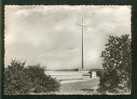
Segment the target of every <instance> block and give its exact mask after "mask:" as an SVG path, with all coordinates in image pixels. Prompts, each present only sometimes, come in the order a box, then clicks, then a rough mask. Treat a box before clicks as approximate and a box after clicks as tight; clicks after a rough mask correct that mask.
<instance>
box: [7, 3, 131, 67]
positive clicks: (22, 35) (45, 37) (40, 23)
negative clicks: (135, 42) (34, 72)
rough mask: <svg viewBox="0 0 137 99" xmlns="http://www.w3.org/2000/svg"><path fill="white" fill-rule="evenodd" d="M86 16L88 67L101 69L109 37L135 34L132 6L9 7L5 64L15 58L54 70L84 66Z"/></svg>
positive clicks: (86, 57) (86, 63)
mask: <svg viewBox="0 0 137 99" xmlns="http://www.w3.org/2000/svg"><path fill="white" fill-rule="evenodd" d="M82 15H83V16H84V23H85V24H86V26H85V28H84V59H85V62H84V63H85V66H86V68H95V67H101V66H102V65H101V63H102V59H101V58H100V53H101V51H102V50H103V48H104V44H105V43H106V42H107V37H108V35H109V34H112V35H121V34H131V7H130V6H67V5H66V6H19V5H18V6H10V5H8V6H6V7H5V48H6V53H5V63H6V64H9V63H10V61H11V58H12V57H17V58H18V59H21V60H27V62H28V64H36V63H41V64H42V65H48V68H51V69H55V68H56V69H60V68H76V67H80V65H81V26H80V25H79V24H81V18H82Z"/></svg>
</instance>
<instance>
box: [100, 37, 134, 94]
mask: <svg viewBox="0 0 137 99" xmlns="http://www.w3.org/2000/svg"><path fill="white" fill-rule="evenodd" d="M105 46H106V47H105V50H104V51H102V55H101V57H103V68H104V73H103V76H102V77H101V78H100V88H99V89H100V91H102V92H105V91H108V92H119V91H120V90H122V91H123V90H124V91H125V90H128V89H131V69H132V66H131V39H129V35H122V36H120V37H118V36H109V39H108V43H107V44H106V45H105Z"/></svg>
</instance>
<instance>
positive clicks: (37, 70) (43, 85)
mask: <svg viewBox="0 0 137 99" xmlns="http://www.w3.org/2000/svg"><path fill="white" fill-rule="evenodd" d="M24 66H25V62H19V61H16V60H12V62H11V64H10V65H9V66H8V67H7V68H5V71H4V76H5V77H4V94H6V95H20V94H29V93H31V92H35V93H40V92H46V93H49V92H54V91H58V90H59V86H60V84H59V82H57V81H56V80H55V79H53V78H52V77H50V76H48V75H46V74H45V70H44V69H43V68H42V67H40V66H39V65H34V66H26V67H24Z"/></svg>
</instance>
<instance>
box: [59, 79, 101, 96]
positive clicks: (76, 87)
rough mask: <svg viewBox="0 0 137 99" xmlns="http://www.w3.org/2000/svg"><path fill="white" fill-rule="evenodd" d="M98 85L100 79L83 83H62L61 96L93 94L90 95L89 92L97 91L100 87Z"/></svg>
mask: <svg viewBox="0 0 137 99" xmlns="http://www.w3.org/2000/svg"><path fill="white" fill-rule="evenodd" d="M98 84H99V79H98V78H97V79H90V80H83V81H75V82H70V83H62V84H61V88H60V94H92V93H89V90H92V89H95V88H96V87H97V86H98ZM90 92H91V91H90Z"/></svg>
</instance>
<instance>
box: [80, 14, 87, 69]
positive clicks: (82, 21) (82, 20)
mask: <svg viewBox="0 0 137 99" xmlns="http://www.w3.org/2000/svg"><path fill="white" fill-rule="evenodd" d="M80 26H81V28H82V29H81V30H82V31H81V32H82V46H81V48H82V49H81V51H82V57H81V65H82V67H81V69H82V70H83V69H84V35H83V34H84V27H85V26H86V25H85V24H84V17H83V16H82V19H81V24H80Z"/></svg>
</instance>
